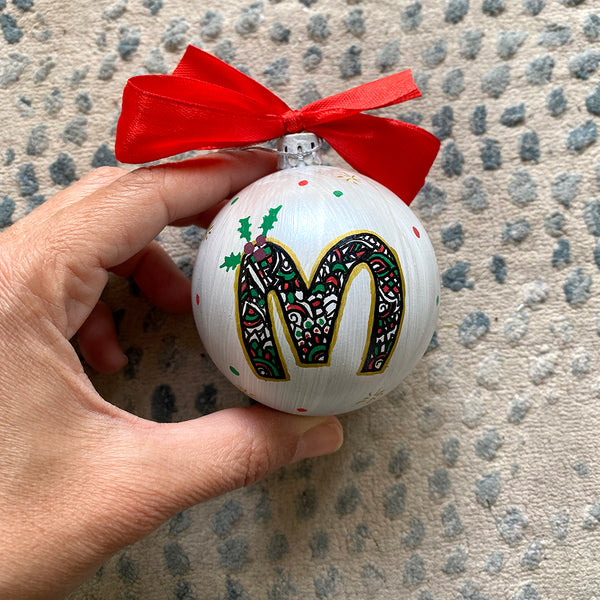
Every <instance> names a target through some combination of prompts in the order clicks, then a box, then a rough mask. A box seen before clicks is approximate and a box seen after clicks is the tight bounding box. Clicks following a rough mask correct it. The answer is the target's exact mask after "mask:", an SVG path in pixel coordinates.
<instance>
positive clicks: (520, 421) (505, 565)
mask: <svg viewBox="0 0 600 600" xmlns="http://www.w3.org/2000/svg"><path fill="white" fill-rule="evenodd" d="M0 8H1V12H0V25H1V27H2V33H3V39H1V40H0V46H1V48H2V50H1V53H0V98H1V101H2V104H1V107H2V108H1V111H2V113H1V114H2V117H3V119H2V120H3V127H2V130H1V131H0V139H1V145H0V152H1V158H0V161H1V167H0V186H1V191H2V193H1V195H0V227H5V226H8V225H9V224H10V223H11V222H12V221H15V220H17V219H19V218H20V217H22V216H23V215H25V214H26V213H27V212H28V211H30V210H31V209H32V208H33V207H35V206H37V205H38V204H40V203H41V202H43V201H44V199H45V198H47V197H49V196H51V195H52V194H53V193H55V192H56V191H57V190H59V189H61V188H62V187H63V186H65V185H68V184H69V183H71V182H72V181H74V180H75V179H76V178H77V177H79V176H81V175H83V174H84V173H85V172H87V171H88V170H89V169H91V168H92V167H94V166H99V165H103V164H115V159H114V154H113V144H114V129H115V124H116V120H117V117H118V112H119V102H120V97H121V92H122V88H123V86H124V84H125V82H126V80H127V78H128V77H130V76H131V75H134V74H139V73H147V72H151V73H166V72H169V71H170V70H172V69H173V67H174V66H175V64H176V63H177V61H178V60H179V58H180V57H181V55H182V53H183V50H184V48H185V45H186V44H187V43H194V44H197V45H200V46H201V47H202V48H204V49H206V50H208V51H210V52H212V53H214V54H216V55H218V56H219V57H221V58H223V59H224V60H227V61H228V62H230V63H231V64H233V65H235V66H238V67H239V68H241V69H243V70H246V71H248V72H249V73H250V74H251V75H252V76H253V77H255V78H257V79H258V80H259V81H261V82H263V83H265V84H266V85H268V86H269V87H270V88H271V89H273V90H274V91H276V93H278V94H279V95H281V96H282V98H283V99H284V100H286V101H287V102H288V103H289V104H290V105H292V106H299V105H301V104H304V103H307V102H309V101H312V100H314V99H316V98H317V97H319V96H324V95H330V94H333V93H336V92H339V91H342V90H344V89H346V88H348V87H352V86H354V85H357V84H359V83H362V82H367V81H370V80H372V79H374V78H377V77H380V76H381V74H382V73H386V72H391V71H395V70H401V69H404V68H408V67H410V68H412V69H413V72H414V74H415V78H416V81H417V82H418V84H419V86H420V88H421V90H422V92H423V98H422V99H419V100H413V101H411V102H409V103H407V104H405V105H402V106H398V107H394V108H390V109H386V110H384V111H380V113H379V114H383V115H386V116H391V117H395V118H399V119H403V120H407V121H411V122H413V123H419V124H420V125H422V126H423V127H425V128H427V129H429V130H430V131H432V132H433V133H435V135H437V136H438V137H439V138H440V139H441V140H442V150H441V152H440V156H439V158H438V160H437V161H436V164H435V166H434V168H433V170H432V172H431V174H430V177H429V179H428V183H427V185H426V187H425V188H424V189H423V191H422V192H421V193H420V195H419V197H418V198H417V200H416V201H415V203H414V205H413V206H414V208H415V211H416V212H417V214H418V216H419V217H420V218H421V219H422V220H423V222H424V224H425V225H426V227H427V229H428V232H429V234H430V236H431V238H432V240H433V244H434V246H435V249H436V253H437V256H438V261H439V265H440V272H441V273H442V279H443V288H442V297H441V303H440V307H441V316H440V321H439V326H438V330H437V333H436V335H435V336H434V338H433V340H432V343H431V346H430V348H429V350H428V352H427V354H426V355H425V357H424V358H423V360H422V361H421V362H420V363H419V365H418V367H417V368H416V369H415V371H414V372H413V373H412V374H411V375H410V377H409V378H408V379H407V380H405V382H404V383H403V384H402V385H401V386H400V387H399V388H398V389H397V390H396V391H395V392H394V393H392V394H390V395H389V396H388V397H387V398H385V399H383V400H381V401H379V402H378V403H375V404H374V405H372V406H370V407H368V408H366V409H363V410H361V411H358V412H356V413H354V414H351V415H348V416H346V417H344V418H343V422H344V425H345V430H346V443H345V445H344V447H343V448H342V450H341V451H340V452H338V453H337V454H336V455H334V456H332V457H328V458H324V459H319V460H311V461H307V462H304V463H301V464H299V465H297V466H294V467H290V468H287V469H284V470H282V471H280V472H278V473H277V474H275V475H273V476H272V477H270V478H269V479H268V480H266V481H264V482H261V483H259V484H257V485H254V486H252V487H250V488H248V489H244V490H241V491H237V492H234V493H231V494H229V495H228V496H227V497H224V498H218V499H216V500H214V501H211V502H208V503H206V504H204V505H201V506H197V507H195V508H193V509H191V510H188V511H185V512H184V513H182V514H180V515H178V516H177V517H176V518H174V519H172V520H171V521H170V522H169V523H167V524H165V525H164V526H163V527H162V528H161V529H160V530H158V531H157V532H156V533H154V534H153V535H151V536H150V537H149V538H147V539H145V540H143V541H141V542H140V543H138V544H136V545H135V546H133V547H130V548H128V549H126V550H125V551H123V552H121V553H120V554H119V555H117V556H116V557H114V558H113V559H112V560H110V561H109V562H108V563H107V564H106V565H105V566H104V567H103V568H102V569H101V570H100V571H99V572H98V573H97V574H96V576H94V577H93V578H92V579H91V580H90V581H89V582H88V583H86V584H85V585H84V586H83V587H82V588H81V590H79V591H78V592H76V593H74V594H73V596H72V599H73V600H84V599H86V600H88V599H89V600H91V599H97V600H100V599H102V600H103V599H113V598H114V599H119V600H120V599H144V600H163V599H169V600H170V599H178V600H184V599H185V600H191V599H198V600H201V599H226V600H234V599H238V600H247V599H248V598H252V599H259V598H260V599H264V598H269V599H270V600H284V599H288V598H292V599H293V598H318V599H329V598H356V599H364V598H380V599H388V598H409V599H414V600H431V599H432V598H435V599H436V600H440V599H447V598H452V599H455V598H456V599H460V600H467V599H468V600H484V599H489V600H493V599H496V598H498V599H504V598H507V599H511V600H535V599H538V598H544V599H547V598H548V599H563V598H564V599H566V598H568V599H573V600H576V599H581V600H584V599H585V600H590V599H591V598H594V597H600V591H599V590H600V575H599V573H600V491H599V490H600V465H599V463H598V453H599V444H598V439H599V433H598V429H599V426H600V415H599V410H598V405H599V402H600V400H599V399H600V378H599V377H598V368H599V366H600V357H599V355H598V350H597V348H598V342H599V339H598V335H599V334H600V304H599V297H598V292H597V290H598V286H599V285H600V274H599V272H598V268H599V267H600V245H599V244H598V237H599V236H600V153H599V145H598V142H597V127H598V120H599V118H598V115H599V114H600V85H599V83H598V82H599V80H600V68H599V62H600V6H599V5H598V2H596V1H593V0H584V1H578V0H560V1H559V0H522V1H521V0H471V1H470V2H469V0H448V1H447V2H443V1H437V0H435V1H434V0H421V2H409V1H405V0H401V1H391V0H364V1H362V2H361V1H360V0H348V1H347V2H346V1H342V0H332V1H328V0H302V1H298V0H281V1H279V2H277V1H267V0H264V1H263V2H257V3H254V4H250V3H246V2H241V3H240V2H232V1H231V0H224V1H221V2H216V1H212V0H206V1H204V2H189V1H185V0H118V1H117V2H110V1H109V2H105V1H98V0H95V1H91V0H80V1H78V2H66V1H56V0H55V1H50V0H12V1H10V0H0ZM327 160H328V161H329V162H331V163H332V164H339V162H338V159H336V157H334V156H333V154H332V153H331V152H330V153H328V154H327ZM200 237H201V234H200V231H199V230H195V229H185V230H183V231H179V230H178V231H166V232H164V234H163V235H162V238H161V239H162V242H163V243H164V245H165V247H166V248H167V249H168V250H169V251H170V252H171V253H172V255H173V257H174V258H175V260H176V261H177V262H178V264H179V265H180V266H181V268H182V269H183V270H184V271H185V272H188V273H189V272H190V270H191V267H192V264H193V260H194V255H195V251H196V248H197V246H198V243H199V240H200ZM105 296H106V300H107V301H108V302H109V303H110V305H111V306H112V308H113V309H114V310H115V314H116V317H117V321H118V323H119V325H120V338H121V341H122V344H123V346H124V348H126V349H127V354H128V356H129V359H130V363H129V366H128V367H127V368H125V369H124V370H123V372H122V373H120V374H119V375H116V376H113V377H101V376H97V375H92V377H93V379H94V382H95V383H96V385H97V387H98V389H99V390H100V391H101V392H102V393H103V394H104V395H105V397H106V398H107V399H109V400H110V401H112V402H114V403H116V404H118V405H120V406H122V407H124V408H126V409H128V410H131V411H134V412H136V413H137V414H139V415H142V416H145V417H148V418H154V419H158V420H182V419H188V418H193V417H197V416H198V415H199V414H202V413H207V412H210V411H213V410H217V409H220V408H222V407H227V406H234V405H243V404H246V403H247V400H246V399H245V398H244V397H243V396H242V395H241V394H240V392H238V391H237V390H236V389H234V388H233V387H232V386H231V385H230V384H229V383H228V382H227V381H226V380H225V379H224V378H223V377H222V376H221V375H220V374H219V373H217V372H216V371H215V369H214V367H213V366H212V365H211V363H210V360H209V359H208V358H207V357H206V356H205V355H204V354H203V350H202V346H201V344H200V342H199V340H198V337H197V335H196V333H195V328H194V324H193V321H192V318H191V316H184V317H173V316H169V315H166V314H163V313H161V312H159V311H157V310H155V309H153V308H152V307H151V306H150V305H149V303H148V302H147V301H146V300H145V299H144V298H143V297H140V295H139V293H138V294H136V291H135V289H133V288H132V287H131V286H130V285H129V284H128V282H125V281H117V280H114V281H112V282H111V285H110V287H109V289H108V290H107V293H106V295H105Z"/></svg>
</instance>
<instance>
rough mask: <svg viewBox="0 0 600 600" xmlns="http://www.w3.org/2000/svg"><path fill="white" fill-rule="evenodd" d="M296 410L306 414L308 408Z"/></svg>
mask: <svg viewBox="0 0 600 600" xmlns="http://www.w3.org/2000/svg"><path fill="white" fill-rule="evenodd" d="M296 410H297V411H298V412H306V410H307V409H306V408H297V409H296Z"/></svg>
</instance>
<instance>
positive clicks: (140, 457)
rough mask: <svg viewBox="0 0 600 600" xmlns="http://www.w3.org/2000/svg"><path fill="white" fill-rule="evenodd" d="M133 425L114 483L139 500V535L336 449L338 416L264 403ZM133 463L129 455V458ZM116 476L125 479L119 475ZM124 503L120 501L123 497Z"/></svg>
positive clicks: (136, 520) (339, 435) (340, 434)
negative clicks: (128, 452) (303, 414)
mask: <svg viewBox="0 0 600 600" xmlns="http://www.w3.org/2000/svg"><path fill="white" fill-rule="evenodd" d="M143 423H144V424H143V426H142V427H139V428H137V427H136V428H134V429H135V430H136V433H135V437H136V440H135V448H132V450H133V456H132V457H131V459H130V460H131V463H130V464H129V465H128V467H129V468H127V469H123V468H122V467H123V465H121V468H120V469H119V472H120V476H117V478H116V479H113V484H116V485H119V486H126V488H127V493H126V494H119V496H121V497H124V496H126V497H128V498H129V500H130V501H131V502H132V503H130V502H128V504H131V505H132V507H135V518H134V519H132V520H131V521H130V522H131V524H132V526H133V527H135V526H136V524H137V526H139V527H141V530H140V531H138V532H132V533H133V535H134V536H135V537H141V536H142V535H144V534H145V533H147V532H148V531H151V530H152V529H154V528H156V527H157V526H158V525H159V524H160V523H161V522H162V521H163V520H165V519H166V518H168V517H170V516H172V515H173V514H176V513H177V512H179V511H181V510H183V509H185V508H188V507H189V506H192V505H194V504H197V503H199V502H202V501H204V500H207V499H209V498H212V497H214V496H218V495H220V494H223V493H225V492H228V491H230V490H233V489H236V488H239V487H243V486H247V485H250V484H252V483H254V482H256V481H258V480H259V479H262V478H263V477H265V476H266V475H268V474H269V473H271V472H273V471H275V470H276V469H278V468H279V467H282V466H284V465H286V464H289V463H292V462H296V461H299V460H302V459H304V458H311V457H314V456H320V455H323V454H329V453H332V452H335V451H336V450H338V449H339V447H340V446H341V445H342V442H343V430H342V426H341V424H340V422H339V421H338V419H337V418H336V417H301V416H296V415H289V414H286V413H281V412H278V411H275V410H272V409H270V408H267V407H265V406H260V405H255V406H250V407H247V408H233V409H228V410H222V411H219V412H216V413H213V414H210V415H207V416H204V417H201V418H199V419H195V420H193V421H186V422H183V423H149V422H143ZM128 463H129V461H128ZM119 479H122V481H121V482H119ZM121 508H123V505H121Z"/></svg>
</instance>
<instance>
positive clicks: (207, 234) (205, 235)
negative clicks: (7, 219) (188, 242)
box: [204, 223, 214, 241]
mask: <svg viewBox="0 0 600 600" xmlns="http://www.w3.org/2000/svg"><path fill="white" fill-rule="evenodd" d="M213 227H214V223H211V224H210V225H209V227H208V229H207V230H206V232H205V233H204V240H205V241H206V240H207V239H208V236H209V235H210V234H211V233H212V230H213Z"/></svg>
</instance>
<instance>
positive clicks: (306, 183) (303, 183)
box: [298, 179, 308, 185]
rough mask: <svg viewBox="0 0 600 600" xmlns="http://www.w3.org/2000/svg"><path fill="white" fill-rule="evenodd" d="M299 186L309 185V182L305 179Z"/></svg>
mask: <svg viewBox="0 0 600 600" xmlns="http://www.w3.org/2000/svg"><path fill="white" fill-rule="evenodd" d="M298 185H308V181H306V179H303V180H302V181H299V182H298Z"/></svg>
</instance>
